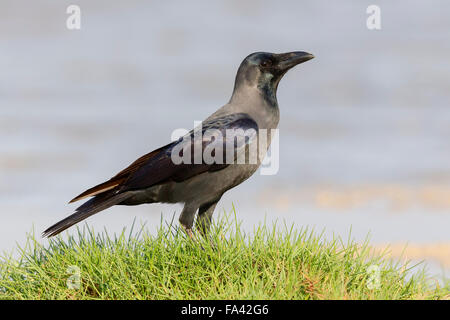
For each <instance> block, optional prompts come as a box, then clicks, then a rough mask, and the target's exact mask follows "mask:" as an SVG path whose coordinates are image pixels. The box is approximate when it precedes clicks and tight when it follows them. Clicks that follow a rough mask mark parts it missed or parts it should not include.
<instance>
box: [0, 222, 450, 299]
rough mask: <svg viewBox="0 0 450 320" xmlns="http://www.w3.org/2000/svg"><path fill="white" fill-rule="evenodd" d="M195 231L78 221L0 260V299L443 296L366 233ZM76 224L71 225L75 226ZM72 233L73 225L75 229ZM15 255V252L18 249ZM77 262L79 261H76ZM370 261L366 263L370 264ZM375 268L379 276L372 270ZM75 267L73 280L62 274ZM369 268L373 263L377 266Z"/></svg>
mask: <svg viewBox="0 0 450 320" xmlns="http://www.w3.org/2000/svg"><path fill="white" fill-rule="evenodd" d="M211 231H212V232H211V235H210V238H209V239H205V238H202V237H200V236H199V237H198V239H197V240H196V241H192V240H190V239H189V238H187V237H186V236H185V234H184V233H183V232H182V231H180V230H179V228H178V227H175V226H173V225H172V224H170V225H167V224H164V223H161V226H160V227H159V229H158V232H157V233H156V234H155V235H150V234H148V233H146V232H145V231H144V229H143V228H142V229H141V231H140V232H138V233H136V232H134V233H133V232H129V233H125V231H124V232H122V233H121V234H120V235H117V236H109V235H108V234H107V233H106V232H103V233H100V234H95V233H94V232H92V231H91V230H89V229H86V228H84V229H83V230H81V231H80V230H78V234H75V236H69V237H68V238H67V240H63V238H61V237H58V238H55V239H52V240H51V241H50V242H49V244H48V245H46V246H42V245H41V244H39V243H38V242H37V241H36V239H35V238H34V236H32V235H30V236H29V239H28V243H27V245H26V246H25V247H24V248H21V249H19V250H20V254H19V256H20V258H16V259H14V258H12V257H11V255H9V256H5V257H3V258H1V260H0V299H446V298H448V297H449V286H448V284H446V285H445V286H444V287H442V286H439V285H437V286H436V284H435V285H433V286H430V281H429V279H427V278H426V276H425V274H424V272H423V270H422V271H418V272H417V271H416V272H415V273H414V274H412V273H411V270H408V268H407V267H406V266H405V265H402V264H400V263H393V262H391V260H389V259H386V258H385V257H383V256H382V255H381V256H380V255H376V254H374V253H373V250H372V249H371V248H370V246H369V245H368V243H367V241H366V242H365V243H363V244H357V243H355V242H353V241H350V240H347V241H342V240H340V239H339V238H336V239H334V240H331V241H330V240H329V241H326V240H325V239H323V237H322V236H321V235H318V234H316V233H315V232H314V231H310V230H308V229H307V228H303V229H300V230H296V229H295V228H294V227H287V226H285V225H282V226H275V225H273V226H270V227H268V226H267V225H265V224H263V225H259V226H258V227H256V228H255V230H254V232H252V233H251V234H245V233H244V232H243V231H242V230H241V228H240V225H239V224H238V223H236V221H235V218H234V219H232V218H231V219H230V217H225V218H221V219H219V222H216V223H215V224H214V226H213V228H212V230H211ZM72 232H73V231H72ZM75 233H76V232H75ZM16 256H17V254H16ZM74 266H75V267H74ZM371 266H372V267H371ZM373 266H376V267H375V269H377V268H379V269H378V270H379V277H378V279H379V281H377V280H375V281H374V280H373V279H375V278H377V276H376V273H372V272H371V271H370V270H372V269H373V268H374V267H373ZM76 268H79V270H80V282H79V283H80V286H79V288H78V289H77V288H69V287H68V284H67V281H68V280H70V279H69V277H73V273H74V271H73V270H75V269H76ZM373 272H375V271H373Z"/></svg>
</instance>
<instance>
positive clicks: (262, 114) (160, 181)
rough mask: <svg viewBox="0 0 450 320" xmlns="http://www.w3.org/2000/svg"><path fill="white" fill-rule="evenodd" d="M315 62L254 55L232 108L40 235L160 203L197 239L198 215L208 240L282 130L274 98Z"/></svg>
mask: <svg viewBox="0 0 450 320" xmlns="http://www.w3.org/2000/svg"><path fill="white" fill-rule="evenodd" d="M312 58H314V56H313V55H312V54H310V53H307V52H302V51H296V52H289V53H280V54H275V53H268V52H256V53H252V54H250V55H249V56H247V57H246V58H245V59H244V60H243V61H242V63H241V65H240V66H239V69H238V72H237V75H236V79H235V84H234V90H233V94H232V96H231V99H230V101H229V102H228V103H227V104H226V105H224V106H223V107H221V108H220V109H218V110H217V111H216V112H214V113H213V114H212V115H211V116H209V117H208V118H207V119H206V120H205V121H203V122H202V124H201V125H200V126H199V127H196V128H194V129H193V130H192V131H190V132H189V133H188V134H186V135H185V136H183V137H181V138H180V139H179V140H177V141H174V142H172V143H169V144H167V145H165V146H163V147H161V148H159V149H156V150H154V151H152V152H150V153H148V154H146V155H144V156H142V157H141V158H139V159H137V160H136V161H134V162H133V163H132V164H131V165H130V166H129V167H127V168H125V169H124V170H122V171H120V172H119V173H118V174H116V175H115V176H114V177H112V178H111V179H109V180H108V181H106V182H104V183H101V184H99V185H97V186H95V187H93V188H90V189H88V190H87V191H85V192H83V193H81V194H80V195H79V196H77V197H75V198H74V199H73V200H71V201H70V203H72V202H75V201H78V200H82V199H86V198H89V197H90V198H91V199H89V200H88V201H86V202H85V203H84V204H83V205H81V206H80V207H78V208H77V209H76V210H75V213H73V214H72V215H70V216H68V217H67V218H65V219H63V220H61V221H59V222H57V223H56V224H54V225H52V226H51V227H49V228H48V229H47V230H45V231H44V232H43V233H42V235H43V236H44V237H52V236H55V235H57V234H58V233H60V232H62V231H64V230H66V229H67V228H69V227H71V226H72V225H74V224H76V223H78V222H80V221H82V220H84V219H86V218H88V217H90V216H92V215H93V214H96V213H98V212H100V211H103V210H105V209H107V208H109V207H111V206H114V205H139V204H144V203H157V202H161V203H183V204H184V207H183V210H182V212H181V214H180V217H179V221H180V224H181V225H182V227H183V228H184V229H185V231H186V233H187V234H188V235H189V236H190V237H191V238H192V237H193V232H192V228H193V224H194V220H195V214H196V212H197V211H198V216H197V222H196V225H197V226H198V228H199V230H200V231H201V232H202V233H204V234H206V233H207V232H208V230H209V228H210V224H211V220H212V215H213V212H214V209H215V207H216V205H217V202H218V201H219V200H220V198H221V197H222V195H223V194H224V193H225V192H226V191H227V190H229V189H231V188H233V187H235V186H237V185H239V184H240V183H242V182H243V181H245V180H246V179H248V178H249V177H250V176H251V175H252V174H253V173H254V172H255V171H256V170H257V169H258V167H259V166H260V164H261V161H262V159H263V158H264V156H265V154H266V152H267V150H268V148H269V145H270V141H271V132H272V131H271V130H272V129H276V128H277V126H278V122H279V118H280V113H279V108H278V102H277V96H276V93H277V88H278V84H279V82H280V80H281V78H282V77H283V76H284V75H285V74H286V72H287V71H288V70H289V69H291V68H292V67H294V66H296V65H297V64H300V63H302V62H306V61H308V60H310V59H312ZM261 139H263V140H266V141H265V145H264V146H263V147H261V143H258V141H261ZM257 144H258V145H257ZM255 146H256V148H255ZM258 146H259V148H258ZM255 150H256V157H255ZM196 151H197V152H196ZM207 151H209V153H208V152H207ZM242 159H243V161H239V160H242ZM252 159H253V161H250V160H252Z"/></svg>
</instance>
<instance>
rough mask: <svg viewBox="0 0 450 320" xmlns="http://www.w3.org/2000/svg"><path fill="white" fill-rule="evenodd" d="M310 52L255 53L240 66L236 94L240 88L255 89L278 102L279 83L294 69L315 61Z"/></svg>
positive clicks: (235, 86)
mask: <svg viewBox="0 0 450 320" xmlns="http://www.w3.org/2000/svg"><path fill="white" fill-rule="evenodd" d="M313 58H314V56H313V55H312V54H310V53H308V52H303V51H295V52H288V53H278V54H277V53H269V52H255V53H252V54H250V55H249V56H247V57H246V58H245V59H244V61H242V63H241V65H240V66H239V70H238V72H237V75H236V82H235V85H234V93H236V91H238V90H239V89H240V88H247V89H248V87H254V88H257V89H258V90H261V93H262V94H263V95H268V98H270V96H272V97H271V98H272V99H275V102H276V91H277V88H278V83H279V82H280V80H281V78H282V77H283V76H284V75H285V74H286V72H287V71H288V70H289V69H291V68H292V67H294V66H296V65H298V64H300V63H303V62H306V61H308V60H311V59H313Z"/></svg>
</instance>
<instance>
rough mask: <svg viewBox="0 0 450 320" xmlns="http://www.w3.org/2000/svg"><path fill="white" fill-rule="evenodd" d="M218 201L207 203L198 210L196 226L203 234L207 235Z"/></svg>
mask: <svg viewBox="0 0 450 320" xmlns="http://www.w3.org/2000/svg"><path fill="white" fill-rule="evenodd" d="M218 201H219V200H217V201H215V202H209V203H205V204H204V205H202V206H201V207H200V208H199V210H198V216H197V221H196V226H197V228H198V229H199V230H200V232H201V233H202V235H203V236H206V235H207V233H208V232H209V229H210V228H211V221H212V215H213V213H214V209H215V208H216V205H217V202H218Z"/></svg>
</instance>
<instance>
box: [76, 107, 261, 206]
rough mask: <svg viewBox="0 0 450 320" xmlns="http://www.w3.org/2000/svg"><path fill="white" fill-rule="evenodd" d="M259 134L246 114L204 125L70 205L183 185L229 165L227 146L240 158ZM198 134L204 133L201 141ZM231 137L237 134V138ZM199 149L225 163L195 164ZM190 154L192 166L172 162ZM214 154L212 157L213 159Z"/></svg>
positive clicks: (150, 154)
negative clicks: (109, 194) (174, 157)
mask: <svg viewBox="0 0 450 320" xmlns="http://www.w3.org/2000/svg"><path fill="white" fill-rule="evenodd" d="M257 131H258V125H257V124H256V122H255V120H253V119H252V118H251V117H250V116H249V115H248V114H246V113H236V114H230V115H226V116H222V117H218V118H216V119H213V120H210V121H206V122H203V123H202V126H201V130H199V129H194V130H192V131H191V132H189V133H188V134H187V135H185V136H184V137H182V138H180V139H179V140H178V141H175V142H172V143H170V144H168V145H166V146H164V147H161V148H159V149H157V150H154V151H152V152H150V153H148V154H146V155H144V156H142V157H141V158H139V159H137V160H136V161H135V162H133V163H132V164H131V165H130V166H128V167H127V168H126V169H124V170H122V171H121V172H119V173H118V174H117V175H115V176H114V177H113V178H111V179H110V180H108V181H106V182H104V183H102V184H100V185H98V186H95V187H93V188H91V189H89V190H86V191H85V192H83V193H82V194H80V195H79V196H77V197H76V198H74V199H73V200H72V201H71V202H75V201H78V200H81V199H84V198H87V197H91V196H96V195H99V194H102V193H105V192H107V191H109V192H111V191H115V193H116V194H117V193H120V192H125V191H129V190H138V189H144V188H149V187H151V186H153V185H156V184H160V183H163V182H168V181H175V182H181V181H184V180H186V179H189V178H191V177H193V176H196V175H198V174H201V173H204V172H208V171H209V172H211V171H217V170H222V169H224V168H225V167H227V166H228V165H229V164H230V163H229V161H226V160H227V159H226V157H227V155H226V154H225V151H226V149H227V146H230V145H231V146H232V149H233V153H234V154H235V155H237V154H238V152H240V151H241V150H242V149H243V148H245V146H246V145H248V144H249V143H250V140H252V139H253V138H254V137H256V134H257ZM199 133H201V136H200V137H199V136H198V134H199ZM214 133H220V134H221V136H222V140H220V139H217V140H216V139H214V138H212V137H211V136H212V135H213V136H214ZM227 133H228V134H227ZM230 133H234V135H232V134H230ZM211 134H212V135H211ZM230 140H232V141H230ZM199 145H201V146H200V147H201V150H202V153H203V150H205V148H210V150H211V149H214V148H215V152H223V156H222V159H223V161H222V163H220V161H213V162H211V161H209V162H208V161H205V159H203V157H201V158H202V159H201V161H200V162H196V161H195V154H194V151H195V149H196V148H197V150H199V149H198V147H199ZM181 150H182V151H181ZM189 151H190V152H191V157H190V159H191V161H190V163H178V164H176V163H174V161H173V160H172V154H175V153H176V152H178V155H179V156H182V155H184V152H189ZM215 152H213V153H212V154H213V155H214V153H215ZM234 158H236V156H235V157H234Z"/></svg>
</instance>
